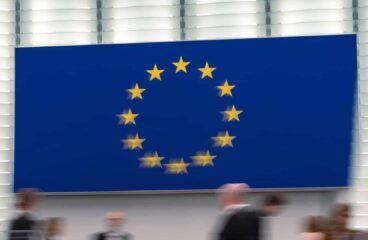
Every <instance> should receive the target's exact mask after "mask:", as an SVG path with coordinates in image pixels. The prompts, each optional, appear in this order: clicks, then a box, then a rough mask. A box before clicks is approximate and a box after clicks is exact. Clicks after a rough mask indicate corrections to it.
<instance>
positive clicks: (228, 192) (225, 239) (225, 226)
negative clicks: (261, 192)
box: [216, 183, 259, 240]
mask: <svg viewBox="0 0 368 240" xmlns="http://www.w3.org/2000/svg"><path fill="white" fill-rule="evenodd" d="M248 190H249V187H248V185H247V184H245V183H240V184H225V185H223V186H221V187H220V188H219V191H218V199H219V203H220V206H221V208H222V213H221V216H220V223H219V224H218V229H216V230H217V231H218V234H217V235H216V239H217V240H258V239H259V218H258V213H257V211H256V210H255V209H254V208H252V207H251V205H250V204H248V203H246V202H245V194H246V192H247V191H248Z"/></svg>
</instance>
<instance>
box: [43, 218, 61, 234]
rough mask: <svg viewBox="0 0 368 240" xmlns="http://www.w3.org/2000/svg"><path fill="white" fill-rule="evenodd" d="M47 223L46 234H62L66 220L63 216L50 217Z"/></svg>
mask: <svg viewBox="0 0 368 240" xmlns="http://www.w3.org/2000/svg"><path fill="white" fill-rule="evenodd" d="M45 225H46V229H45V231H46V236H48V237H51V236H60V235H62V234H63V225H64V220H63V219H62V218H49V219H47V221H46V222H45Z"/></svg>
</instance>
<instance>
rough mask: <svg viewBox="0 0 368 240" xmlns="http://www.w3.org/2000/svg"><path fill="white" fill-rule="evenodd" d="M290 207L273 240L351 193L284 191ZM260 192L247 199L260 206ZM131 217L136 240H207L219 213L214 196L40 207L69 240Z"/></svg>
mask: <svg viewBox="0 0 368 240" xmlns="http://www.w3.org/2000/svg"><path fill="white" fill-rule="evenodd" d="M285 196H286V198H287V200H288V205H287V206H286V207H285V208H284V211H283V212H282V213H281V214H280V215H279V216H278V217H277V218H273V219H270V224H269V225H270V226H271V227H270V231H269V233H270V234H269V235H270V236H271V237H270V240H292V239H295V235H296V234H297V232H298V231H299V229H300V224H301V220H302V218H303V217H304V216H306V215H321V214H326V213H327V211H328V208H329V206H330V205H331V204H333V203H334V202H344V201H345V200H346V198H347V191H345V190H340V191H334V192H294V193H285ZM263 197H264V194H262V193H253V194H250V195H249V201H250V202H251V203H253V204H257V203H258V202H259V200H260V199H262V198H263ZM116 210H118V211H121V210H122V211H125V212H127V214H128V223H127V230H128V231H130V232H131V233H133V234H134V235H135V239H137V240H202V239H203V240H205V239H208V238H209V232H210V231H211V228H212V226H213V224H214V220H215V218H216V214H217V211H218V209H217V205H216V200H215V197H214V195H213V194H169V195H110V196H102V195H99V196H45V197H43V199H42V203H41V205H40V206H39V211H40V215H41V217H64V218H66V219H67V223H66V235H67V239H69V240H83V239H88V235H89V234H90V233H95V232H98V231H101V230H103V227H104V222H103V217H104V214H105V213H106V212H108V211H116Z"/></svg>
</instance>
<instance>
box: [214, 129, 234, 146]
mask: <svg viewBox="0 0 368 240" xmlns="http://www.w3.org/2000/svg"><path fill="white" fill-rule="evenodd" d="M235 138H236V136H230V135H229V132H228V131H226V133H225V134H223V133H219V134H218V135H217V137H213V138H212V139H213V140H214V141H215V147H233V143H232V140H234V139H235Z"/></svg>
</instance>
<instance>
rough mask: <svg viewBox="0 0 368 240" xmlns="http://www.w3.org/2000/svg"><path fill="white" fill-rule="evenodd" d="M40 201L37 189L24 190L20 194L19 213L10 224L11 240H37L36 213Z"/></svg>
mask: <svg viewBox="0 0 368 240" xmlns="http://www.w3.org/2000/svg"><path fill="white" fill-rule="evenodd" d="M37 201H38V192H37V191H36V190H35V189H23V190H21V191H20V193H19V202H18V203H17V204H16V206H17V213H16V216H15V217H14V219H13V220H11V222H10V228H9V239H10V240H28V239H35V238H36V237H35V234H36V233H35V230H36V226H37V225H36V224H37V222H36V216H35V213H34V209H35V206H36V204H37Z"/></svg>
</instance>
